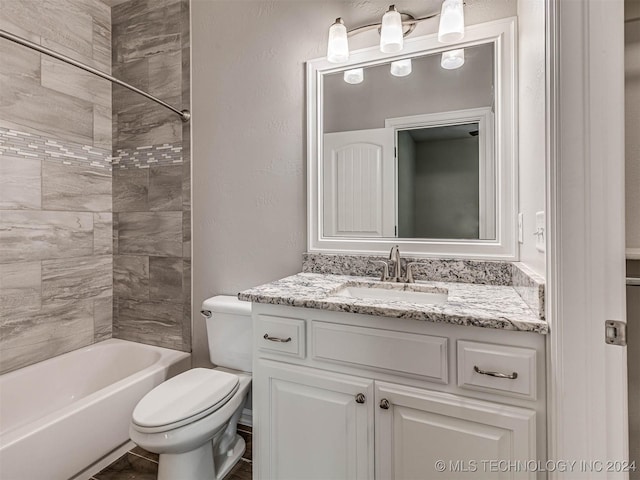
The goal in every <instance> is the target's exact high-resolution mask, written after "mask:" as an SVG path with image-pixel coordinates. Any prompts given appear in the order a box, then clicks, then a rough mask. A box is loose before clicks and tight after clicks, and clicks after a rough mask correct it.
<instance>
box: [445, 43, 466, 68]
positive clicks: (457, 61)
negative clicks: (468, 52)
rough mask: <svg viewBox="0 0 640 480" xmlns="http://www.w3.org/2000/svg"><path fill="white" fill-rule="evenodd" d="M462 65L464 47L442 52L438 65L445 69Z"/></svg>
mask: <svg viewBox="0 0 640 480" xmlns="http://www.w3.org/2000/svg"><path fill="white" fill-rule="evenodd" d="M462 65H464V48H458V49H456V50H449V51H448V52H442V60H441V61H440V66H441V67H442V68H444V69H446V70H454V69H456V68H460V67H461V66H462Z"/></svg>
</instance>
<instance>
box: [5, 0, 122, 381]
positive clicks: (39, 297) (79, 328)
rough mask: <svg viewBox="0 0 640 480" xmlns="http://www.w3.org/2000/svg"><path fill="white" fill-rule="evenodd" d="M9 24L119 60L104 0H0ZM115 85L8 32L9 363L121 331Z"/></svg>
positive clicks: (94, 58)
mask: <svg viewBox="0 0 640 480" xmlns="http://www.w3.org/2000/svg"><path fill="white" fill-rule="evenodd" d="M0 28H2V29H5V30H8V31H10V32H12V33H15V34H17V35H20V36H22V37H25V38H27V39H29V40H31V41H34V42H36V43H39V44H41V45H44V46H47V47H49V48H52V49H54V50H57V51H59V52H61V53H64V54H66V55H68V56H70V57H72V58H74V59H76V60H79V61H81V62H84V63H87V64H89V65H92V66H94V67H96V68H99V69H100V70H103V71H106V72H110V71H111V16H110V9H109V8H108V7H107V6H106V5H105V4H103V3H102V2H100V1H99V0H47V1H46V2H42V1H40V0H0ZM111 124H112V122H111V85H110V83H109V82H107V81H105V80H102V79H99V78H97V77H94V76H93V75H90V74H88V73H85V72H83V71H82V70H79V69H77V68H75V67H71V66H68V65H65V64H63V63H61V62H58V61H56V60H53V59H51V58H50V57H46V56H44V55H40V54H39V53H36V52H34V51H32V50H28V49H26V48H24V47H21V46H18V45H15V44H13V43H11V42H8V41H6V40H0V372H5V371H9V370H13V369H15V368H19V367H21V366H24V365H28V364H30V363H34V362H37V361H39V360H44V359H46V358H49V357H52V356H55V355H58V354H60V353H64V352H67V351H69V350H73V349H75V348H79V347H82V346H84V345H88V344H91V343H93V342H94V341H96V340H100V339H103V338H108V337H110V336H111V326H112V318H111V317H112V213H111V212H112V208H111V166H110V161H109V160H110V158H109V157H110V155H111V139H112V132H111Z"/></svg>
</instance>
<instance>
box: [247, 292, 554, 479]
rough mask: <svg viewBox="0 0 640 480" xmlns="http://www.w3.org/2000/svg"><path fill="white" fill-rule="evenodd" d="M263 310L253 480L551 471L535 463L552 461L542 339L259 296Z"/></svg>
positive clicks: (257, 341) (256, 308)
mask: <svg viewBox="0 0 640 480" xmlns="http://www.w3.org/2000/svg"><path fill="white" fill-rule="evenodd" d="M253 317H254V318H253V322H254V369H253V370H254V371H253V378H254V380H253V415H254V417H253V424H254V437H253V438H254V446H253V458H254V463H253V472H254V474H253V475H254V478H256V479H265V480H266V479H280V480H285V479H286V480H294V479H295V480H300V479H311V478H315V479H323V480H328V479H377V480H387V479H397V480H400V479H402V480H405V479H440V478H450V479H464V478H482V479H484V478H501V479H502V478H544V477H543V476H541V475H542V474H538V475H539V476H538V477H536V473H535V472H532V471H526V470H527V465H528V469H529V470H532V468H531V467H532V465H536V463H535V462H536V461H538V462H541V463H542V464H543V463H544V461H545V459H546V456H545V451H546V445H545V433H546V432H545V416H546V414H545V402H544V399H545V382H544V357H545V355H544V344H545V343H544V339H545V337H544V335H540V334H537V333H528V332H514V331H507V330H500V329H491V328H478V327H466V326H454V325H447V324H443V323H431V322H424V321H419V320H409V319H392V318H386V317H375V316H369V315H360V314H349V313H340V312H329V311H326V310H319V309H308V308H294V307H285V306H278V305H266V304H257V303H254V304H253ZM476 369H477V370H478V371H476ZM479 372H482V373H479ZM491 374H497V375H500V376H492V375H491ZM438 462H443V463H438ZM507 462H510V463H507ZM439 470H442V471H439ZM523 470H524V471H523Z"/></svg>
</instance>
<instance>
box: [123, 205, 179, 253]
mask: <svg viewBox="0 0 640 480" xmlns="http://www.w3.org/2000/svg"><path fill="white" fill-rule="evenodd" d="M118 252H119V253H121V254H132V255H152V256H164V257H179V256H181V255H182V212H122V213H119V214H118Z"/></svg>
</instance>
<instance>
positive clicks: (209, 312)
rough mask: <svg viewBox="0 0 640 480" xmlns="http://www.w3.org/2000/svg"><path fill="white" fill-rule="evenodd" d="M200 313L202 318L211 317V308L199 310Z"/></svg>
mask: <svg viewBox="0 0 640 480" xmlns="http://www.w3.org/2000/svg"><path fill="white" fill-rule="evenodd" d="M200 315H202V316H203V317H204V318H211V310H200Z"/></svg>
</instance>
